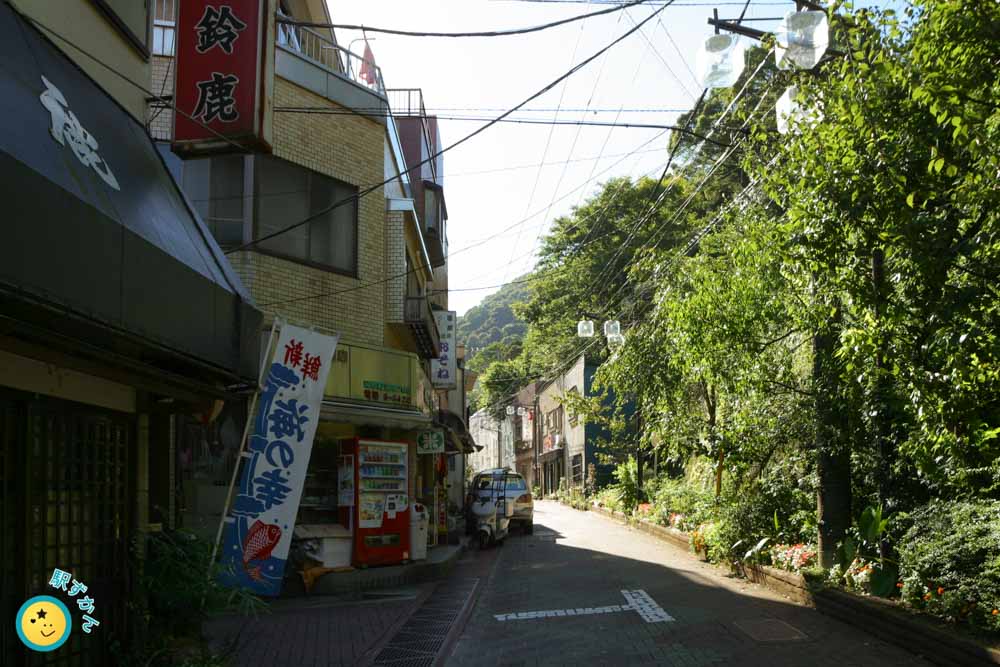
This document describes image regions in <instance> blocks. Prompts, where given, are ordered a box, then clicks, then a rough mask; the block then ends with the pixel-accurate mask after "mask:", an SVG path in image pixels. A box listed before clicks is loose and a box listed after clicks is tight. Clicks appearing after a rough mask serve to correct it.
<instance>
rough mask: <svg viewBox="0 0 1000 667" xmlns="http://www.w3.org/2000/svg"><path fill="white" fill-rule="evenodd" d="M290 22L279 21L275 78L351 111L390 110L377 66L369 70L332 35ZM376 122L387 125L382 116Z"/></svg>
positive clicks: (286, 20) (383, 82)
mask: <svg viewBox="0 0 1000 667" xmlns="http://www.w3.org/2000/svg"><path fill="white" fill-rule="evenodd" d="M288 21H291V19H288V18H284V17H279V18H278V26H277V35H276V38H275V46H276V48H275V54H274V65H275V74H277V75H278V76H280V77H282V78H284V79H287V80H288V81H291V82H293V83H295V84H296V85H299V86H302V87H303V88H306V89H308V90H311V91H313V92H314V93H316V94H318V95H322V96H323V97H325V98H327V99H328V100H330V101H332V102H336V103H337V104H339V105H341V106H344V107H347V108H350V109H382V108H385V107H386V101H387V98H386V88H385V81H384V80H383V79H382V70H381V69H380V68H379V67H378V66H377V65H374V64H372V65H371V66H369V67H366V66H365V61H364V58H363V57H362V56H359V55H358V54H356V53H354V52H352V51H348V50H347V49H345V48H343V47H342V46H340V45H339V44H337V43H336V42H335V41H333V39H331V37H330V36H329V35H324V34H322V32H321V31H319V30H314V29H312V28H308V27H305V26H300V25H295V24H293V23H289V22H288ZM278 110H280V109H278ZM373 119H374V120H376V121H378V122H382V123H384V122H385V119H384V118H379V117H378V114H376V115H375V116H373Z"/></svg>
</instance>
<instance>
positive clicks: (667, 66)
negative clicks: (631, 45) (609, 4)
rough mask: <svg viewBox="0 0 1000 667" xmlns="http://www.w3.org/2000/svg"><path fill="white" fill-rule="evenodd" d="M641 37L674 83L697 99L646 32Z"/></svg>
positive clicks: (629, 16)
mask: <svg viewBox="0 0 1000 667" xmlns="http://www.w3.org/2000/svg"><path fill="white" fill-rule="evenodd" d="M625 16H627V17H628V20H629V21H632V23H633V24H634V23H635V20H634V19H633V18H632V16H631V14H629V13H628V12H625ZM639 36H640V37H642V38H643V39H644V40H645V41H646V43H647V44H649V46H650V47H651V48H652V49H653V53H654V54H656V57H657V58H658V59H659V61H660V62H661V63H662V64H663V67H664V69H666V70H667V73H668V74H670V76H671V77H672V78H673V79H674V81H676V82H677V85H678V86H680V87H681V90H683V91H684V94H685V95H687V96H688V97H690V98H691V99H692V100H694V99H697V98H696V97H695V95H694V93H692V92H691V91H690V90H689V89H688V87H687V85H685V83H684V82H683V81H681V78H680V77H679V76H677V72H675V71H674V68H673V67H671V66H670V63H668V62H667V59H666V58H664V57H663V54H662V53H660V50H659V49H658V48H656V46H655V45H654V44H653V42H652V41H651V40H650V39H649V37H647V36H646V33H645V31H643V30H640V31H639Z"/></svg>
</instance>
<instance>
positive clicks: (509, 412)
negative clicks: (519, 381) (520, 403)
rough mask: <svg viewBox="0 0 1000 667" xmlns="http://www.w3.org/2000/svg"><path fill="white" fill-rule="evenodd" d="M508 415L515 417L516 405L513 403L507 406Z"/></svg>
mask: <svg viewBox="0 0 1000 667" xmlns="http://www.w3.org/2000/svg"><path fill="white" fill-rule="evenodd" d="M507 416H508V417H513V416H514V406H513V405H508V406H507Z"/></svg>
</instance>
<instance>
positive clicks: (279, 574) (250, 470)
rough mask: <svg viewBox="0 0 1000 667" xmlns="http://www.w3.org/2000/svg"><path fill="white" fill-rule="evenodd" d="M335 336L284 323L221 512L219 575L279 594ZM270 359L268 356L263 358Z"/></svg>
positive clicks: (262, 591)
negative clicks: (235, 480) (235, 484)
mask: <svg viewBox="0 0 1000 667" xmlns="http://www.w3.org/2000/svg"><path fill="white" fill-rule="evenodd" d="M336 347H337V337H336V336H326V335H323V334H318V333H316V332H314V331H309V330H308V329H301V328H299V327H294V326H290V325H285V326H283V327H282V328H281V334H280V336H279V337H278V345H277V347H276V348H275V353H274V359H273V360H271V361H270V366H269V367H268V369H267V376H266V378H265V380H264V384H263V388H262V389H261V392H260V402H259V404H258V407H257V413H256V416H255V417H254V422H253V429H252V431H251V434H250V438H249V441H248V444H247V449H246V451H245V452H244V453H243V457H242V459H241V461H242V469H241V470H240V481H239V489H238V491H237V494H236V497H235V499H234V500H233V504H232V506H231V507H230V508H229V514H228V516H227V517H226V520H225V527H224V537H223V547H222V557H221V564H222V565H223V574H222V576H221V581H222V583H224V584H227V585H231V586H232V585H235V586H244V587H246V588H249V589H251V590H253V591H254V592H256V593H259V594H261V595H278V594H279V593H280V592H281V582H282V579H283V578H284V573H285V564H286V561H287V559H288V547H289V545H290V544H291V539H292V529H293V528H294V527H295V516H296V514H297V513H298V509H299V500H300V499H301V498H302V488H303V484H304V482H305V476H306V469H307V468H308V467H309V456H310V453H311V452H312V443H313V437H314V436H315V435H316V427H317V425H318V423H319V410H320V404H321V403H322V401H323V393H324V390H325V388H326V378H327V374H328V373H329V370H330V362H331V360H332V359H333V353H334V351H335V350H336ZM265 363H267V362H265Z"/></svg>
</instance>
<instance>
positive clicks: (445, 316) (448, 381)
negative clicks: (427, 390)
mask: <svg viewBox="0 0 1000 667" xmlns="http://www.w3.org/2000/svg"><path fill="white" fill-rule="evenodd" d="M457 319H458V316H457V313H456V312H455V311H453V310H448V311H444V310H436V311H434V321H435V322H436V323H437V328H438V333H439V334H440V335H441V356H439V357H438V358H437V359H431V384H433V385H434V388H435V389H454V388H455V387H456V386H458V385H457V382H458V359H457V357H456V356H455V353H456V352H457V347H456V344H455V337H456V330H457V326H456V325H457Z"/></svg>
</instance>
